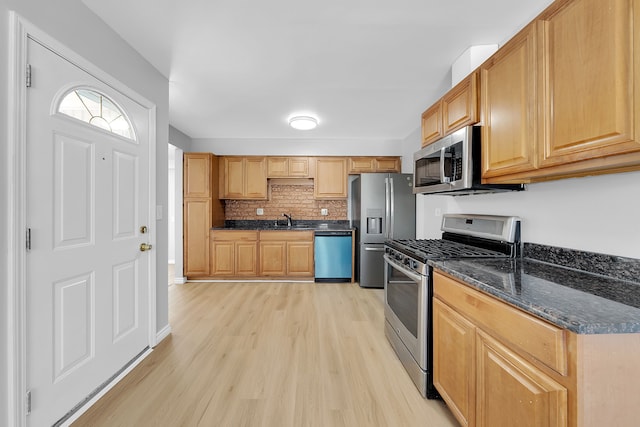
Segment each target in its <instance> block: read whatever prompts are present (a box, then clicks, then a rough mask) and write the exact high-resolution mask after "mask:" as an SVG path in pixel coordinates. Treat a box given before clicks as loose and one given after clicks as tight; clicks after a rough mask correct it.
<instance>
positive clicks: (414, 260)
mask: <svg viewBox="0 0 640 427" xmlns="http://www.w3.org/2000/svg"><path fill="white" fill-rule="evenodd" d="M441 230H442V231H443V233H442V238H441V239H395V240H387V241H386V242H385V259H386V260H387V261H388V262H390V263H392V264H395V265H396V266H398V267H400V268H402V269H410V270H413V271H415V272H417V273H419V274H422V275H427V274H428V267H427V261H428V260H447V259H460V258H513V257H516V256H517V255H518V253H519V252H520V219H519V218H517V217H506V216H489V215H461V214H445V215H444V217H443V221H442V227H441Z"/></svg>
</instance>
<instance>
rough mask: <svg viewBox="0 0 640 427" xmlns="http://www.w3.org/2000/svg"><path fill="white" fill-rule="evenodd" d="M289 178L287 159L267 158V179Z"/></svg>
mask: <svg viewBox="0 0 640 427" xmlns="http://www.w3.org/2000/svg"><path fill="white" fill-rule="evenodd" d="M288 176H289V159H288V158H287V157H268V158H267V177H268V178H283V177H288Z"/></svg>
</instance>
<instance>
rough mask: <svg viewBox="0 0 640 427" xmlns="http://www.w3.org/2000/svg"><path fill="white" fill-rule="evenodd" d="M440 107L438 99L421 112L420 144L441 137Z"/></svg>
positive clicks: (425, 143)
mask: <svg viewBox="0 0 640 427" xmlns="http://www.w3.org/2000/svg"><path fill="white" fill-rule="evenodd" d="M443 135H444V133H443V132H442V108H441V103H440V101H438V102H437V103H435V104H433V105H432V106H431V107H429V109H428V110H427V111H425V112H424V113H422V146H423V147H424V146H426V145H429V144H430V143H432V142H434V141H437V140H438V139H440V138H442V136H443Z"/></svg>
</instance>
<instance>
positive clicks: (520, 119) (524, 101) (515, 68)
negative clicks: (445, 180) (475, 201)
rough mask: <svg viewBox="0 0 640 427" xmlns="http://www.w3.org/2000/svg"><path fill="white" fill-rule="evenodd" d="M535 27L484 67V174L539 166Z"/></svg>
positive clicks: (494, 174)
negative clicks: (537, 161)
mask: <svg viewBox="0 0 640 427" xmlns="http://www.w3.org/2000/svg"><path fill="white" fill-rule="evenodd" d="M535 64H536V61H535V27H534V26H533V25H529V26H528V27H526V28H525V29H523V30H522V31H521V32H520V33H519V34H517V35H516V36H515V37H514V38H513V39H511V40H510V41H509V42H508V43H506V44H505V45H504V46H503V47H502V48H501V49H499V50H498V51H497V52H496V53H495V54H494V55H493V56H492V57H491V58H490V59H488V60H487V61H486V62H485V63H484V64H483V65H482V67H481V79H482V81H481V84H480V91H481V100H482V115H483V126H482V177H483V179H485V181H487V182H499V181H500V180H499V179H496V180H491V179H490V178H491V177H499V176H502V175H507V174H510V173H516V172H523V171H529V170H532V169H534V168H535V167H536V155H535V154H536V144H537V140H536V124H537V121H536V105H537V104H536V94H535V77H536V73H535Z"/></svg>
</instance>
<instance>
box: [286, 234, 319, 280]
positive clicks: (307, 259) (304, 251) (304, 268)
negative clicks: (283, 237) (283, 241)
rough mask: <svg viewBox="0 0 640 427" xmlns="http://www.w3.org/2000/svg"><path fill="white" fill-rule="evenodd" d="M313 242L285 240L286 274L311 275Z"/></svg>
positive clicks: (312, 271)
mask: <svg viewBox="0 0 640 427" xmlns="http://www.w3.org/2000/svg"><path fill="white" fill-rule="evenodd" d="M313 262H314V261H313V242H287V275H288V276H296V277H313V275H314V270H313Z"/></svg>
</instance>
